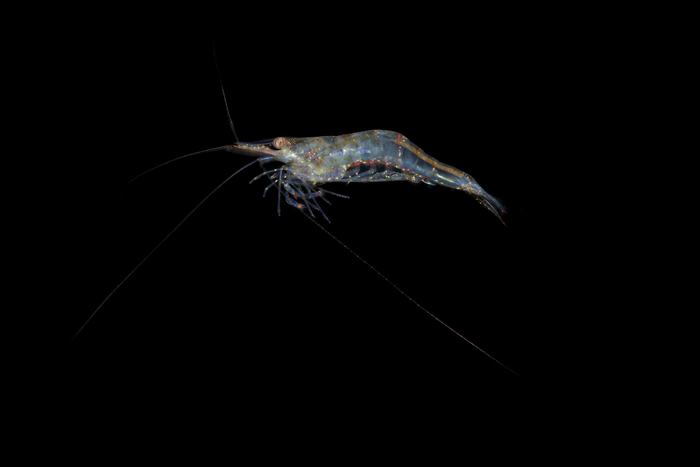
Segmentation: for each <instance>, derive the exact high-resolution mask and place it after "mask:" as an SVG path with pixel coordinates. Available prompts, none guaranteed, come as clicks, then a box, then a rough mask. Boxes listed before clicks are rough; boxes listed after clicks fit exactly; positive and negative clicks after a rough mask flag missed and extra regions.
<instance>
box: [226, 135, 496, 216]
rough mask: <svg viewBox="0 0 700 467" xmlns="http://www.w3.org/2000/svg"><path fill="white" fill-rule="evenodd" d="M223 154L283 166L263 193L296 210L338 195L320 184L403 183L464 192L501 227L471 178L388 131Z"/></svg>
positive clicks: (492, 203)
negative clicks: (273, 192)
mask: <svg viewBox="0 0 700 467" xmlns="http://www.w3.org/2000/svg"><path fill="white" fill-rule="evenodd" d="M227 150H228V151H231V152H235V153H241V154H247V155H255V156H258V157H259V158H260V160H261V163H263V162H269V161H272V160H274V161H277V162H281V163H283V164H284V166H283V167H282V168H279V169H275V170H271V171H266V172H265V174H266V175H268V177H270V180H271V182H272V183H271V184H270V185H269V186H268V188H270V186H272V185H274V184H277V185H278V187H280V190H279V193H280V194H281V195H284V197H285V200H286V201H287V202H288V203H289V204H291V205H292V206H295V207H297V208H300V209H303V208H304V207H309V208H312V209H316V210H318V211H321V212H322V210H321V209H320V206H319V205H318V203H317V201H316V198H319V197H320V198H323V196H324V194H326V193H331V194H334V195H336V196H340V195H338V194H337V193H333V192H329V191H327V190H319V189H318V188H317V186H319V185H322V184H325V183H330V182H346V183H347V182H387V181H399V180H405V181H410V182H414V183H417V182H424V183H427V184H430V185H442V186H446V187H449V188H453V189H456V190H461V191H465V192H467V193H469V194H470V195H471V196H472V197H474V198H475V199H476V200H477V201H478V202H479V203H480V204H481V205H482V206H484V207H485V208H486V209H488V210H489V211H490V212H491V213H493V214H494V215H495V216H496V217H498V218H499V219H500V220H501V222H503V219H501V214H503V213H505V209H504V208H503V206H502V205H501V203H500V202H499V201H498V200H497V199H496V198H494V197H493V196H491V195H489V194H488V193H487V192H486V191H485V190H484V189H483V188H481V186H479V184H478V183H476V181H475V180H474V178H473V177H472V176H470V175H469V174H467V173H466V172H462V171H461V170H459V169H456V168H455V167H452V166H449V165H447V164H444V163H442V162H440V161H438V160H437V159H435V158H433V157H431V156H429V155H428V154H426V153H425V152H424V151H423V150H422V149H420V148H419V147H418V146H416V145H415V144H413V143H412V142H411V141H409V140H408V138H406V137H405V136H404V135H402V134H400V133H396V132H394V131H387V130H370V131H362V132H359V133H351V134H347V135H340V136H315V137H309V138H286V137H285V138H283V137H279V138H275V139H274V140H267V141H260V142H257V143H236V144H234V145H231V146H229V147H227ZM266 190H267V188H266ZM300 201H303V203H302V202H300ZM310 211H311V210H310ZM278 212H279V208H278ZM324 217H325V215H324ZM326 219H327V218H326Z"/></svg>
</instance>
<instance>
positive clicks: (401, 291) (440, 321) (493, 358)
mask: <svg viewBox="0 0 700 467" xmlns="http://www.w3.org/2000/svg"><path fill="white" fill-rule="evenodd" d="M300 211H301V213H302V214H304V215H305V216H306V218H307V219H309V220H310V221H311V222H313V223H314V224H316V226H317V227H318V228H319V229H321V230H323V231H324V232H326V233H327V234H328V235H330V237H331V238H332V239H333V240H335V241H336V242H338V243H339V244H340V246H342V247H343V248H345V249H346V250H348V251H349V252H350V253H352V254H353V255H354V256H355V257H356V258H357V259H359V260H360V261H362V262H363V263H365V265H366V266H367V267H368V268H370V269H371V270H372V271H374V272H375V273H376V274H377V275H378V276H379V277H381V278H382V279H384V280H385V281H387V282H388V283H389V285H391V286H392V287H393V288H395V289H396V290H398V291H399V292H400V293H401V295H403V296H404V297H406V298H407V299H409V300H410V301H411V302H413V304H414V305H416V306H417V307H418V308H420V309H421V310H423V311H424V312H426V313H427V314H428V316H430V317H431V318H433V319H434V320H435V321H437V322H438V323H440V324H442V325H443V326H445V327H446V328H447V329H449V330H450V331H452V332H453V333H455V334H457V335H458V336H459V337H461V338H462V339H463V340H465V341H466V342H467V343H469V344H471V346H472V347H474V348H475V349H476V350H478V351H479V352H481V353H483V354H484V355H486V356H487V357H489V358H490V359H491V360H493V361H494V362H496V363H498V364H499V365H501V366H502V367H503V368H505V369H506V370H508V371H510V372H511V373H513V374H514V375H516V376H520V375H518V373H516V372H515V371H513V370H511V369H510V368H508V367H507V366H506V365H504V364H503V363H501V362H499V361H498V360H497V359H496V358H495V357H493V356H492V355H490V354H489V353H487V352H486V351H485V350H484V349H482V348H481V347H479V346H478V345H476V344H475V343H473V342H472V341H470V340H469V339H467V338H466V337H464V336H463V335H461V334H460V333H459V332H457V331H455V330H454V328H452V327H450V326H449V325H448V324H447V323H445V322H444V321H443V320H441V319H440V318H438V317H437V316H435V315H434V314H432V313H431V312H429V311H428V310H426V309H425V308H424V307H423V305H421V304H420V303H418V302H417V301H415V300H414V299H413V298H412V297H411V296H410V295H408V294H407V293H406V292H404V291H403V290H401V289H400V288H399V286H398V285H396V284H394V283H393V282H391V281H390V280H389V279H388V278H387V277H386V276H385V275H384V274H382V273H381V272H379V271H378V270H377V269H376V268H375V267H374V266H372V265H371V264H369V263H368V262H367V261H365V260H364V258H362V256H360V255H358V254H357V253H355V252H354V251H353V250H352V249H351V248H350V247H349V246H347V245H346V244H345V243H343V242H341V241H340V240H339V239H338V237H336V236H335V235H333V234H332V233H330V232H329V231H328V230H326V228H325V227H324V226H322V225H321V224H319V223H318V222H317V221H316V219H314V218H313V217H311V216H309V215H308V214H307V213H306V212H305V211H302V210H301V209H300Z"/></svg>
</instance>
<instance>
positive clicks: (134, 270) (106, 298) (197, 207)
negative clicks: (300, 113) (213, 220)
mask: <svg viewBox="0 0 700 467" xmlns="http://www.w3.org/2000/svg"><path fill="white" fill-rule="evenodd" d="M257 162H258V159H255V160H254V161H252V162H250V163H248V164H246V165H244V166H243V167H241V168H240V169H238V170H236V171H235V172H234V173H233V175H229V176H228V178H226V180H224V181H223V182H221V184H220V185H219V186H217V187H216V188H214V189H213V190H212V191H211V192H210V193H209V194H208V195H207V196H205V197H204V199H203V200H202V201H200V202H199V204H198V205H197V206H195V207H194V209H192V210H191V211H190V213H189V214H187V215H186V216H185V218H184V219H182V220H181V221H180V223H179V224H177V225H176V226H175V228H174V229H173V230H171V231H170V233H169V234H168V235H166V236H165V238H163V240H161V241H160V242H159V243H158V244H157V245H156V246H155V247H154V248H153V249H152V250H151V252H150V253H148V254H147V255H146V256H145V257H144V258H143V259H142V260H141V262H140V263H139V264H137V265H136V267H135V268H134V269H132V270H131V272H130V273H129V274H127V275H126V277H125V278H124V279H122V281H121V282H120V283H119V284H117V286H116V287H115V288H114V289H113V290H112V291H111V292H110V293H109V295H107V296H106V297H105V299H104V300H102V303H100V306H98V307H97V308H96V309H95V311H93V312H92V314H91V315H90V317H89V318H88V319H87V320H85V322H84V323H83V325H82V326H80V329H78V332H76V333H75V335H74V336H73V340H75V338H76V337H78V334H80V332H81V331H82V330H83V329H84V328H85V326H87V324H88V323H89V322H90V320H92V318H93V317H94V316H95V315H96V314H97V312H98V311H100V309H101V308H102V306H103V305H104V304H105V303H107V300H109V298H110V297H111V296H112V295H114V292H116V291H117V290H119V287H121V286H122V284H123V283H124V282H126V281H127V279H129V278H130V277H131V276H132V274H134V273H135V272H136V270H138V268H140V267H141V265H142V264H143V263H145V262H146V260H147V259H148V258H150V257H151V255H152V254H153V253H155V251H156V250H157V249H158V248H160V246H161V245H162V244H163V243H164V242H165V241H166V240H167V239H168V238H170V236H171V235H172V234H173V233H174V232H175V231H176V230H177V229H178V228H179V227H180V226H181V225H182V224H183V223H184V222H185V221H186V220H187V219H188V218H189V217H190V216H191V215H192V214H193V213H194V212H195V211H196V210H197V209H199V207H200V206H201V205H202V204H204V202H205V201H206V200H207V199H209V197H210V196H211V195H213V194H214V193H215V192H216V191H217V190H218V189H219V188H221V187H222V186H224V185H225V184H226V182H228V181H229V180H231V179H232V178H233V177H234V175H236V174H237V173H238V172H240V171H242V170H243V169H247V168H248V167H250V166H251V165H253V164H255V163H257Z"/></svg>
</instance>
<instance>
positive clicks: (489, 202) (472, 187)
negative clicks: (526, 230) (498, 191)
mask: <svg viewBox="0 0 700 467" xmlns="http://www.w3.org/2000/svg"><path fill="white" fill-rule="evenodd" d="M462 190H464V191H466V192H467V193H469V194H470V195H471V196H472V198H474V199H475V200H477V201H478V202H479V204H481V205H482V206H483V207H485V208H486V209H488V210H489V212H491V214H493V215H494V216H496V217H498V220H500V221H501V222H502V223H503V225H506V223H505V222H503V219H502V218H501V214H505V213H506V208H505V207H504V206H503V203H501V202H500V201H499V200H498V199H497V198H495V197H494V196H491V195H490V194H488V193H486V191H485V190H484V189H483V188H481V186H479V184H478V183H476V182H475V181H474V180H473V179H472V180H470V181H469V182H467V183H466V184H464V185H463V186H462Z"/></svg>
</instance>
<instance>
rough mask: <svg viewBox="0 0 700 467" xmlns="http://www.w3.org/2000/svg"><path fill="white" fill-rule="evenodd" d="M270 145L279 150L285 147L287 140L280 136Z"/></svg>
mask: <svg viewBox="0 0 700 467" xmlns="http://www.w3.org/2000/svg"><path fill="white" fill-rule="evenodd" d="M272 145H273V146H274V147H276V148H277V149H280V148H283V147H284V146H286V145H287V140H286V139H284V138H283V137H281V136H280V137H278V138H275V140H274V141H273V142H272Z"/></svg>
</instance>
